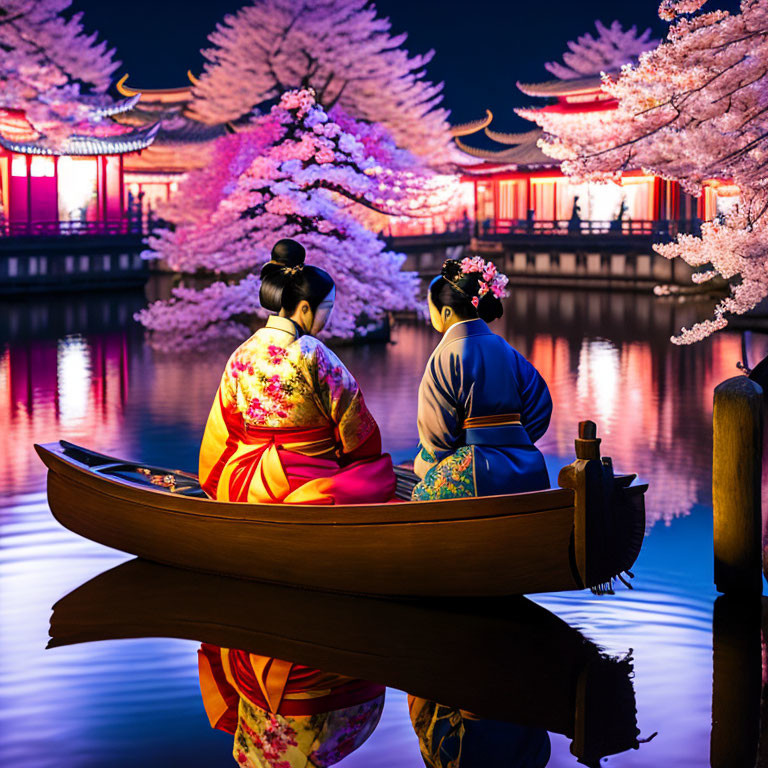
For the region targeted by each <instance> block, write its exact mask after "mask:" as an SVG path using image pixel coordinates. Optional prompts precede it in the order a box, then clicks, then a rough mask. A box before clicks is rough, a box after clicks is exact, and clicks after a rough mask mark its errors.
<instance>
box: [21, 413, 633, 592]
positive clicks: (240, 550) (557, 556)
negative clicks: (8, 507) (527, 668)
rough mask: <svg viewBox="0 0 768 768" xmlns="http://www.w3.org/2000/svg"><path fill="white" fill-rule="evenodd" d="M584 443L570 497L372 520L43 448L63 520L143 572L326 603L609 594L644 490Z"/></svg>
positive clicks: (441, 506)
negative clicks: (332, 595) (248, 583)
mask: <svg viewBox="0 0 768 768" xmlns="http://www.w3.org/2000/svg"><path fill="white" fill-rule="evenodd" d="M580 430H581V432H580V435H581V436H580V437H579V439H577V441H576V455H577V459H576V461H575V462H574V463H573V464H571V465H569V466H567V467H565V468H564V469H563V470H562V471H561V472H560V478H559V480H560V485H561V486H563V487H561V488H557V489H553V490H546V491H537V492H534V493H518V494H512V495H508V496H490V497H484V498H470V499H451V500H448V501H432V502H417V503H414V502H407V501H403V502H400V503H389V504H370V505H365V506H309V505H287V504H277V505H268V504H244V503H234V502H219V501H213V500H211V499H208V498H206V497H205V494H204V493H203V492H202V490H201V489H200V487H199V485H198V483H197V478H196V477H195V476H194V475H192V474H189V473H186V472H180V471H169V470H165V469H159V468H156V467H145V466H142V465H140V464H137V463H135V462H130V461H123V460H120V459H115V458H112V457H109V456H103V455H101V454H98V453H94V452H92V451H89V450H87V449H85V448H80V447H78V446H76V445H73V444H71V443H67V442H64V441H61V442H59V443H49V444H46V445H37V446H35V448H36V450H37V452H38V454H39V455H40V457H41V459H42V460H43V461H44V462H45V464H46V465H47V467H48V470H49V471H48V501H49V504H50V508H51V511H52V512H53V515H54V516H55V517H56V519H57V520H58V521H59V522H60V523H61V524H62V525H64V526H66V527H67V528H69V529H70V530H72V531H74V532H75V533H78V534H80V535H82V536H85V537H86V538H89V539H92V540H93V541H96V542H99V543H101V544H105V545H106V546H109V547H114V548H115V549H120V550H122V551H124V552H129V553H131V554H134V555H138V556H139V557H143V558H145V559H147V560H153V561H155V562H158V563H165V564H167V565H175V566H180V567H183V568H191V569H194V570H200V571H207V572H211V573H219V574H223V575H230V576H237V577H240V578H246V579H254V580H259V581H268V582H274V583H280V584H287V585H292V586H299V587H308V588H312V589H321V590H326V591H339V592H353V593H358V594H370V595H400V596H419V595H420V596H458V595H465V596H471V595H475V596H483V595H485V596H488V595H510V594H525V593H532V592H554V591H561V590H573V589H583V588H584V587H592V588H596V589H609V588H610V584H611V582H612V580H613V578H614V577H616V576H620V575H621V573H622V572H623V571H626V570H627V569H628V568H630V567H631V566H632V564H633V563H634V561H635V559H636V558H637V555H638V553H639V551H640V547H641V545H642V540H643V535H644V529H645V509H644V501H643V494H644V492H645V490H646V488H647V486H645V485H638V486H632V485H631V482H632V481H633V479H634V475H629V476H621V477H614V474H613V470H612V468H611V464H610V460H609V459H604V460H602V461H601V460H600V452H599V443H600V441H599V440H598V439H597V438H596V436H595V425H594V424H592V422H583V423H582V425H581V426H580ZM400 485H401V491H407V488H406V486H407V485H408V478H407V476H406V475H404V474H403V473H401V483H400Z"/></svg>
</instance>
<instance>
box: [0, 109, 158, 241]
mask: <svg viewBox="0 0 768 768" xmlns="http://www.w3.org/2000/svg"><path fill="white" fill-rule="evenodd" d="M136 101H137V99H136V98H131V99H125V100H123V101H120V102H117V103H116V104H109V105H108V106H104V107H103V108H99V107H97V106H96V107H94V108H93V109H94V112H95V113H97V114H98V116H100V117H103V118H108V119H105V120H103V121H101V122H99V123H98V125H97V126H96V127H95V128H93V127H90V126H89V127H88V128H84V129H83V130H82V131H81V130H78V129H75V131H73V133H72V135H70V136H69V137H68V138H67V139H66V140H65V141H64V142H63V143H60V144H55V145H54V144H51V143H49V142H47V141H46V140H45V137H43V136H42V135H41V134H39V133H38V132H37V131H36V130H35V128H34V127H33V126H32V125H31V124H30V123H29V121H28V120H27V119H26V117H25V115H24V113H23V112H21V111H18V110H0V233H2V234H3V235H6V236H7V235H12V236H13V235H15V236H24V235H58V234H68V233H75V232H78V233H83V232H88V233H91V232H92V233H110V232H115V233H121V232H125V231H127V229H129V228H130V227H129V213H130V212H129V211H128V210H127V208H126V205H125V196H124V193H123V185H124V182H123V176H124V157H125V156H127V155H131V154H132V153H138V152H139V151H141V150H142V149H145V148H146V147H148V146H149V145H150V144H151V143H152V141H153V139H154V137H155V134H156V133H157V130H158V126H156V125H149V126H145V127H142V128H139V129H134V128H129V127H125V126H122V125H119V124H118V123H116V122H115V121H114V119H112V118H114V117H115V116H116V115H118V114H120V113H121V112H123V111H127V110H129V109H132V108H133V106H134V105H135V103H136Z"/></svg>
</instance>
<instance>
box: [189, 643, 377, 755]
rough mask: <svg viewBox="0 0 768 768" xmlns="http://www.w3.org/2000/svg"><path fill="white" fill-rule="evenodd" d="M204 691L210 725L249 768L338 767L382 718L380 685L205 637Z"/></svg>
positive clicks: (202, 650)
mask: <svg viewBox="0 0 768 768" xmlns="http://www.w3.org/2000/svg"><path fill="white" fill-rule="evenodd" d="M198 669H199V674H200V692H201V694H202V697H203V706H204V707H205V711H206V714H207V715H208V720H209V722H210V724H211V727H212V728H217V729H218V730H220V731H224V732H225V733H229V734H231V735H232V736H234V748H233V755H234V758H235V762H236V763H237V764H238V765H240V766H245V768H305V766H316V768H325V766H330V765H335V764H336V763H338V762H339V761H340V760H343V759H344V758H345V757H347V756H348V755H350V754H351V753H352V752H354V751H355V750H356V749H358V748H359V747H361V746H362V745H363V744H364V743H365V742H366V741H367V740H368V737H369V736H370V735H371V734H372V733H373V731H374V729H375V728H376V726H377V725H378V723H379V719H380V718H381V712H382V709H383V708H384V691H385V688H384V686H383V685H377V684H376V683H370V682H368V681H366V680H355V679H353V678H350V677H345V676H344V675H337V674H334V673H331V672H323V671H322V670H319V669H313V668H312V667H306V666H303V665H301V664H295V663H293V662H289V661H283V660H282V659H276V658H274V657H270V656H260V655H259V654H255V653H248V652H247V651H242V650H237V649H232V648H220V647H219V646H216V645H211V644H209V643H203V645H202V647H201V648H200V650H199V651H198Z"/></svg>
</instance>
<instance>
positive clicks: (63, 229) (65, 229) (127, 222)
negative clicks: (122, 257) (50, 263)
mask: <svg viewBox="0 0 768 768" xmlns="http://www.w3.org/2000/svg"><path fill="white" fill-rule="evenodd" d="M154 223H155V222H154V221H153V220H152V219H149V218H146V217H145V218H143V219H138V218H131V219H128V218H125V219H115V220H112V221H31V222H26V221H24V222H8V221H0V238H4V237H7V238H24V237H70V236H72V237H77V236H83V235H90V236H98V235H144V234H147V233H149V232H150V231H151V229H152V227H153V225H154Z"/></svg>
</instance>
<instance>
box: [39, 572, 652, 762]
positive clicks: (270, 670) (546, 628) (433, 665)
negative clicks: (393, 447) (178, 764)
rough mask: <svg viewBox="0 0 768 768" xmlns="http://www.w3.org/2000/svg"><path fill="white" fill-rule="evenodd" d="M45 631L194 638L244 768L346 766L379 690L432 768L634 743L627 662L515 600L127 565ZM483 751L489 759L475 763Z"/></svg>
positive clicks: (213, 708) (588, 758) (219, 722)
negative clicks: (338, 587) (386, 693)
mask: <svg viewBox="0 0 768 768" xmlns="http://www.w3.org/2000/svg"><path fill="white" fill-rule="evenodd" d="M244 606H248V609H247V610H244ZM50 635H51V642H50V644H49V645H50V646H51V647H59V646H63V645H69V644H72V643H80V642H86V641H95V640H107V639H116V638H128V637H131V638H136V637H176V638H179V637H181V638H186V639H193V640H198V641H202V642H203V646H202V649H201V653H200V657H199V660H200V663H199V669H200V675H201V690H202V693H203V698H204V700H205V709H206V712H207V714H208V717H209V721H210V722H211V724H212V725H213V726H214V727H217V728H221V729H223V730H225V731H227V732H228V733H232V734H234V736H235V748H234V752H235V757H236V759H238V760H240V758H239V757H238V755H239V752H238V750H240V751H242V753H243V759H242V761H241V762H242V763H243V764H249V763H248V762H247V761H251V762H252V764H255V765H259V764H260V763H259V762H258V760H263V761H264V762H262V763H261V764H263V765H270V766H273V765H274V768H278V767H279V768H289V766H291V767H292V766H293V765H302V766H303V765H304V764H305V762H302V760H306V757H307V755H310V759H312V757H311V755H313V754H317V755H324V756H325V757H324V758H323V759H331V758H332V757H333V756H334V755H341V754H342V753H343V752H344V750H348V751H347V752H346V753H345V754H349V752H351V751H352V750H353V749H356V748H357V747H358V746H360V744H362V742H363V741H365V739H367V738H368V736H370V734H371V732H372V730H373V728H374V727H375V725H376V722H377V721H378V718H379V715H380V713H381V704H382V693H383V689H382V686H385V685H386V686H388V687H392V688H398V689H400V690H404V691H406V692H408V693H409V694H411V696H412V699H411V702H410V705H411V717H412V720H413V723H414V727H415V729H416V734H417V736H418V738H419V740H420V741H421V742H422V747H421V748H422V753H424V754H425V757H426V755H430V756H431V758H430V759H432V760H433V761H437V762H434V765H440V766H442V765H445V766H448V765H452V764H453V765H455V766H456V768H458V767H459V766H465V768H466V767H467V766H474V765H481V764H482V765H496V764H498V765H502V764H507V765H508V764H510V762H509V760H510V757H511V756H512V755H514V754H516V751H520V753H521V754H522V753H523V752H525V748H524V745H526V744H529V742H528V736H527V735H526V734H528V735H530V734H532V733H534V732H536V733H538V734H539V736H537V737H536V739H534V741H535V742H536V743H538V744H543V742H544V736H545V735H546V733H547V732H548V731H550V732H554V733H560V734H564V735H565V736H567V737H568V738H569V739H571V740H572V745H571V751H572V752H573V754H574V755H576V757H577V758H578V759H579V760H580V761H581V762H583V763H585V764H587V765H597V764H598V763H599V761H600V759H601V758H602V757H603V756H606V755H609V754H615V753H619V752H623V751H625V750H628V749H632V748H636V747H637V746H638V731H637V726H636V714H635V698H634V691H633V688H632V683H631V680H630V676H631V672H632V668H631V663H630V661H629V660H628V659H627V658H624V659H615V658H612V657H609V656H606V655H604V654H603V653H602V652H601V651H600V650H599V649H598V648H597V646H595V645H594V644H593V643H591V642H590V641H588V640H587V639H586V638H585V637H584V636H583V635H582V634H581V633H579V632H578V631H577V630H575V629H573V628H571V627H569V626H568V625H567V624H565V622H563V621H561V620H560V619H558V618H557V617H556V616H554V615H553V614H551V613H550V612H549V611H547V610H545V609H543V608H541V607H540V606H537V605H536V604H535V603H532V602H530V601H528V600H526V599H524V598H514V599H489V600H480V601H478V600H453V599H452V600H445V601H415V600H414V601H407V602H398V601H390V600H378V599H371V598H361V597H353V596H349V595H337V594H325V593H320V592H315V593H309V592H303V591H301V590H294V589H290V588H287V587H278V586H273V585H265V584H257V583H249V582H243V581H239V580H236V579H229V578H226V577H222V576H210V575H203V574H196V573H192V572H185V571H180V570H177V569H174V568H168V567H164V566H160V565H155V564H152V563H148V562H144V561H141V560H134V561H131V562H129V563H125V564H123V565H121V566H118V567H117V568H113V569H112V570H110V571H106V572H105V573H102V574H101V575H99V576H97V577H96V578H94V579H92V580H91V581H89V582H87V583H86V584H83V585H82V586H81V587H79V588H78V589H76V590H75V591H74V592H71V593H70V594H69V595H67V596H66V597H65V598H63V599H62V600H61V601H59V602H58V603H57V604H56V605H55V606H54V611H53V615H52V617H51V627H50ZM232 649H241V650H232ZM283 659H291V660H292V661H290V662H289V661H282V660H283ZM320 670H333V672H329V671H320ZM367 681H375V682H367ZM434 702H441V705H440V707H438V706H437V705H436V704H435V703H434ZM320 715H323V716H324V717H319V716H320ZM273 716H274V717H273ZM433 721H434V722H433ZM470 721H471V725H470V724H469V723H470ZM438 723H439V724H440V725H439V726H438ZM449 725H450V726H451V729H452V730H451V729H449V730H450V739H449V740H448V741H446V738H448V736H449V733H448V731H446V732H445V733H444V734H443V735H442V736H441V735H440V734H439V731H441V730H442V729H444V728H446V727H448V726H449ZM436 729H437V730H436ZM469 731H471V734H472V735H471V736H469V737H467V736H466V733H467V732H469ZM291 732H293V733H292V734H291ZM269 733H274V741H275V745H278V746H279V749H278V746H275V745H273V746H275V751H274V755H273V756H272V757H270V754H272V753H271V752H269V750H266V751H265V749H264V744H270V743H271V742H270V739H271V738H272V737H270V736H269V735H268V734H269ZM462 733H464V735H462ZM483 734H485V736H487V737H488V738H485V736H483ZM491 734H493V739H491V738H490V735H491ZM542 734H543V735H542ZM465 738H466V739H468V741H467V746H466V750H464V751H463V752H462V754H463V755H465V757H464V758H462V760H465V761H467V762H463V761H462V760H459V761H458V762H456V759H458V757H459V755H458V753H457V754H455V755H454V758H451V759H454V763H451V762H450V759H449V757H450V755H451V754H452V753H453V752H455V750H456V748H457V741H456V740H457V739H458V743H461V742H462V740H463V739H465ZM291 740H293V741H295V742H296V744H293V745H291V744H289V743H288V742H290V741H291ZM547 740H548V737H547ZM479 741H482V742H483V745H482V748H483V749H485V750H486V752H487V753H488V754H489V755H490V754H492V755H493V760H492V761H491V762H488V763H478V762H475V761H474V758H473V757H472V755H475V756H476V757H479V754H480V753H479V752H478V751H477V750H479V749H480V748H481V744H480V743H479ZM443 742H445V743H444V745H443V746H444V749H442V750H441V747H440V744H441V743H443ZM475 742H478V743H477V744H475ZM473 744H474V746H472V745H473ZM284 747H285V749H284ZM288 747H292V748H296V749H298V751H291V750H289V749H288ZM268 753H269V754H268ZM537 754H540V755H541V754H543V753H538V752H537ZM291 755H293V757H291ZM254 756H255V757H254ZM302 756H303V757H302ZM342 756H343V755H342ZM273 759H274V760H275V761H277V762H274V763H272V762H270V761H271V760H273ZM318 759H319V758H318ZM339 759H340V758H339ZM279 760H285V761H286V764H285V766H283V765H280V764H279ZM253 761H255V762H253ZM295 761H298V762H295ZM440 761H442V762H440ZM446 761H447V762H446ZM504 761H506V763H505V762H504ZM307 764H308V765H313V764H314V765H320V764H331V763H322V762H310V763H307ZM511 764H516V763H511Z"/></svg>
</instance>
